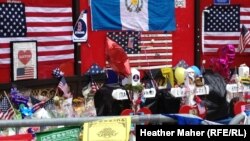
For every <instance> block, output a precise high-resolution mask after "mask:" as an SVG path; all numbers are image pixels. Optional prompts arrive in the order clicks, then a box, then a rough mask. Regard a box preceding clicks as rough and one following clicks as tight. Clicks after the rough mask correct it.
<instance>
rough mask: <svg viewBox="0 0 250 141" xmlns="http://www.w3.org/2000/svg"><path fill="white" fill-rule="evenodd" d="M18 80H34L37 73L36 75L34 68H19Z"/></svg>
mask: <svg viewBox="0 0 250 141" xmlns="http://www.w3.org/2000/svg"><path fill="white" fill-rule="evenodd" d="M16 71H17V72H16V80H24V79H32V78H33V79H34V78H35V73H34V67H33V66H31V67H23V68H17V69H16Z"/></svg>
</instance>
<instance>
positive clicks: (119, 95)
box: [112, 89, 128, 100]
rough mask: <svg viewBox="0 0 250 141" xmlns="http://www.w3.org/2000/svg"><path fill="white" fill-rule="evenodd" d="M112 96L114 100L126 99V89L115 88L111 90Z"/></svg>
mask: <svg viewBox="0 0 250 141" xmlns="http://www.w3.org/2000/svg"><path fill="white" fill-rule="evenodd" d="M112 97H113V98H114V99H116V100H126V99H128V96H127V94H126V91H125V90H123V89H115V90H113V92H112Z"/></svg>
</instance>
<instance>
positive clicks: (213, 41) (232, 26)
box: [202, 5, 250, 55]
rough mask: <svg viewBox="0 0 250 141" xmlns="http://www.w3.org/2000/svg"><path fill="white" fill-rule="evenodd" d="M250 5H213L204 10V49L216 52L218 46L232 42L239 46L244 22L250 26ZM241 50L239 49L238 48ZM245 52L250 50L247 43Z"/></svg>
mask: <svg viewBox="0 0 250 141" xmlns="http://www.w3.org/2000/svg"><path fill="white" fill-rule="evenodd" d="M249 15H250V7H240V6H239V5H212V6H210V7H208V8H206V9H205V10H204V11H203V18H202V51H203V53H204V54H205V55H206V54H208V55H209V54H215V53H216V52H217V51H218V48H222V47H225V46H226V45H228V44H232V45H234V46H235V48H237V47H238V45H239V43H240V41H239V37H240V34H241V33H240V30H241V29H240V27H241V25H242V24H244V25H245V26H246V28H250V19H249V18H248V17H249ZM236 52H239V49H236ZM245 52H246V53H247V52H248V53H249V52H250V46H249V45H247V46H246V49H245Z"/></svg>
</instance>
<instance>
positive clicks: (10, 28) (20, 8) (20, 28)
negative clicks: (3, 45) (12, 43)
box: [0, 3, 27, 37]
mask: <svg viewBox="0 0 250 141" xmlns="http://www.w3.org/2000/svg"><path fill="white" fill-rule="evenodd" d="M26 32H27V27H26V19H25V6H24V4H21V3H15V4H12V3H4V4H1V5H0V37H25V36H26Z"/></svg>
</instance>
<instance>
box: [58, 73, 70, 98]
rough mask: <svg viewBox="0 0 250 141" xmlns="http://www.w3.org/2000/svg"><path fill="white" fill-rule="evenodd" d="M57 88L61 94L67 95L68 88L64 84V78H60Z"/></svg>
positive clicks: (65, 83)
mask: <svg viewBox="0 0 250 141" xmlns="http://www.w3.org/2000/svg"><path fill="white" fill-rule="evenodd" d="M58 88H59V90H61V91H62V92H63V94H68V92H69V86H68V84H67V82H66V79H65V77H62V78H61V80H60V82H59V84H58Z"/></svg>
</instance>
